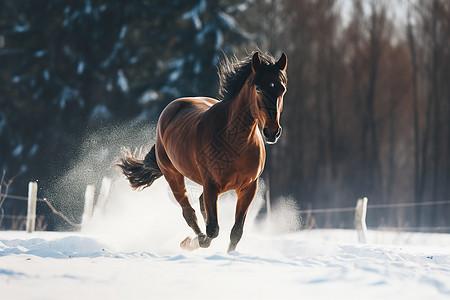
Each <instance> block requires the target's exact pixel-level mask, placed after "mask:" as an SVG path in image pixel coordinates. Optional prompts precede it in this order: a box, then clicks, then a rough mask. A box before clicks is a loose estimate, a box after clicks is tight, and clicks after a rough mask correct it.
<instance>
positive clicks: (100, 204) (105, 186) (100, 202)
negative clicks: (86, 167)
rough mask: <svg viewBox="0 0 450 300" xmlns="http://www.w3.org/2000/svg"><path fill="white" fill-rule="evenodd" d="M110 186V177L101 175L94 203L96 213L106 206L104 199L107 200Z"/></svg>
mask: <svg viewBox="0 0 450 300" xmlns="http://www.w3.org/2000/svg"><path fill="white" fill-rule="evenodd" d="M110 188H111V179H109V178H107V177H103V180H102V186H101V187H100V193H99V194H98V198H97V204H96V205H95V211H96V213H99V212H103V211H104V210H105V207H106V201H107V200H108V196H109V190H110Z"/></svg>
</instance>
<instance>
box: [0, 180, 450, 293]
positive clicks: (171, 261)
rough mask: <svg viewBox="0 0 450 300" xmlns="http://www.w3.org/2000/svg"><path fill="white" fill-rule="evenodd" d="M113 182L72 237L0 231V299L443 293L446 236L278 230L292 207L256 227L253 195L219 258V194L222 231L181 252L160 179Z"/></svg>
mask: <svg viewBox="0 0 450 300" xmlns="http://www.w3.org/2000/svg"><path fill="white" fill-rule="evenodd" d="M114 186H118V188H116V189H114V188H113V193H112V194H113V195H115V196H114V197H113V199H112V200H111V202H110V203H109V205H108V207H107V210H106V211H105V212H104V213H102V214H100V213H99V214H97V215H95V216H94V218H93V220H92V221H91V223H90V224H87V225H86V227H85V228H84V229H83V230H82V232H80V233H70V232H69V233H67V232H64V233H57V232H35V233H33V234H27V233H25V232H13V231H9V232H8V231H6V232H5V231H3V232H0V299H3V300H7V299H65V300H69V299H77V300H79V299H205V298H208V299H330V298H332V299H357V298H358V299H450V235H447V234H425V233H400V232H380V231H369V232H368V243H367V244H358V243H357V235H356V232H355V231H352V230H309V231H299V232H291V233H282V231H283V229H286V228H287V227H289V224H290V223H292V221H293V220H289V219H292V218H294V217H295V213H293V212H292V210H290V209H289V207H283V208H278V209H275V211H274V213H273V214H272V222H265V223H257V222H255V221H254V219H255V215H256V213H255V211H256V210H257V208H258V205H260V204H258V199H257V201H256V203H255V206H254V209H253V211H252V212H250V215H249V220H248V224H247V225H246V228H245V230H244V237H243V239H242V241H241V243H240V244H239V245H238V249H237V250H238V251H237V252H233V253H230V254H227V253H226V252H225V250H226V246H227V243H228V236H229V230H230V228H231V226H232V217H231V216H232V214H233V209H232V207H233V205H234V201H233V200H232V199H223V200H220V202H219V206H220V207H219V223H220V225H221V233H220V235H219V238H218V239H217V240H214V241H213V244H212V246H211V247H210V248H209V249H199V250H197V251H194V252H186V251H183V250H181V249H180V248H179V246H178V245H179V242H180V241H181V240H182V239H184V238H185V237H186V236H187V235H192V234H191V232H190V229H189V228H188V227H187V225H186V224H185V223H184V220H183V219H182V217H181V212H180V210H179V208H177V207H176V206H175V204H174V203H172V202H171V200H170V198H169V197H168V196H167V190H166V187H165V185H164V184H162V183H160V184H157V186H156V187H154V188H153V187H152V188H150V189H148V191H144V192H142V193H138V192H131V191H129V189H127V188H124V186H123V184H122V183H119V184H117V183H115V184H114V185H113V187H114ZM155 195H157V197H156V196H155ZM163 195H166V196H163ZM124 198H127V200H126V201H124V200H123V199H124ZM150 198H153V199H150ZM120 199H122V200H120ZM194 205H195V207H197V206H196V204H195V203H194ZM119 216H121V217H120V218H119ZM291 225H292V224H291Z"/></svg>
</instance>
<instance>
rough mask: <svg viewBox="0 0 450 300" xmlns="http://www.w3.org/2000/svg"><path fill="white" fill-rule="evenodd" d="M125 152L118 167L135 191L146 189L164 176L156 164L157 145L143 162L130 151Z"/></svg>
mask: <svg viewBox="0 0 450 300" xmlns="http://www.w3.org/2000/svg"><path fill="white" fill-rule="evenodd" d="M124 152H125V158H119V162H118V163H117V165H118V166H119V167H120V168H121V169H122V173H123V174H124V175H125V176H126V177H127V179H128V181H129V182H130V185H131V187H132V188H133V189H139V188H141V189H144V188H146V187H148V186H150V185H152V183H153V181H155V180H156V179H158V178H159V177H161V176H162V175H163V174H162V172H161V169H160V168H159V166H158V164H157V162H156V154H155V145H153V147H152V149H151V150H150V152H148V153H147V155H146V156H145V158H144V159H143V160H142V159H138V158H136V157H135V156H133V154H131V152H130V150H128V149H127V150H125V151H124Z"/></svg>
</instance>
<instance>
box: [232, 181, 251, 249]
mask: <svg viewBox="0 0 450 300" xmlns="http://www.w3.org/2000/svg"><path fill="white" fill-rule="evenodd" d="M256 187H257V182H256V181H254V182H251V183H250V184H249V185H248V186H246V187H245V188H243V189H240V190H237V191H236V194H237V196H238V200H237V204H236V215H235V222H234V226H233V228H232V229H231V235H230V246H229V247H228V252H231V251H234V250H236V246H237V244H238V243H239V241H240V240H241V237H242V233H243V232H244V222H245V217H246V216H247V211H248V207H249V206H250V203H252V201H253V197H255V193H256Z"/></svg>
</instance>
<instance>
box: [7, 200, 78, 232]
mask: <svg viewBox="0 0 450 300" xmlns="http://www.w3.org/2000/svg"><path fill="white" fill-rule="evenodd" d="M0 197H2V198H3V199H13V200H20V201H28V197H25V196H17V195H9V194H0ZM36 200H37V201H39V202H43V203H45V204H46V205H47V207H48V208H50V210H51V211H52V213H53V214H55V215H57V216H59V217H61V218H62V219H63V220H64V221H65V222H67V224H69V225H71V226H73V227H75V228H80V227H81V225H80V224H77V223H75V222H73V221H71V220H70V219H68V218H67V217H66V216H65V215H64V214H63V213H62V212H60V211H58V210H56V208H55V207H54V206H53V205H52V204H51V203H50V201H48V200H47V198H37V199H36ZM0 217H2V218H3V219H17V218H24V219H26V218H27V216H25V215H3V216H1V215H0ZM0 221H1V219H0Z"/></svg>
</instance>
